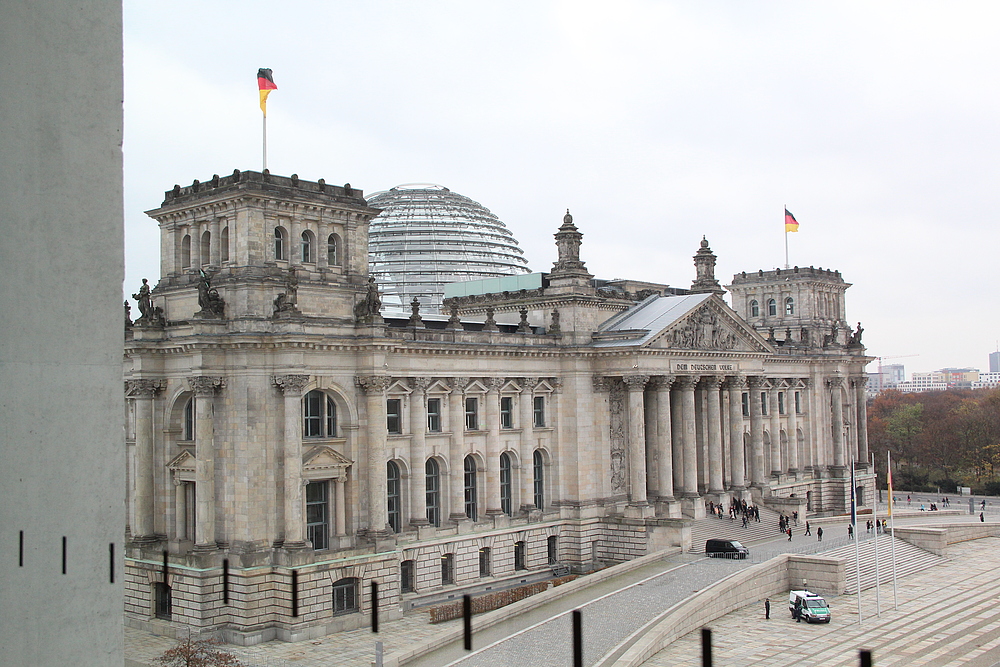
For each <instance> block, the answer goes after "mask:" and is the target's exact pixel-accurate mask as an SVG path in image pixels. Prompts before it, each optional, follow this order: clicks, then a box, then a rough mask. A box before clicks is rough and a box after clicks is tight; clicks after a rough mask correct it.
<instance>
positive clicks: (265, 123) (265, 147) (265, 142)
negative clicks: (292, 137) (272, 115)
mask: <svg viewBox="0 0 1000 667" xmlns="http://www.w3.org/2000/svg"><path fill="white" fill-rule="evenodd" d="M264 169H265V170H266V169H267V114H266V113H265V114H264Z"/></svg>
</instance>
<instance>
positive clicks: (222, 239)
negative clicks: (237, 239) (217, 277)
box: [219, 226, 229, 262]
mask: <svg viewBox="0 0 1000 667" xmlns="http://www.w3.org/2000/svg"><path fill="white" fill-rule="evenodd" d="M219 261H220V262H228V261H229V227H228V226H227V227H223V228H222V232H221V234H219Z"/></svg>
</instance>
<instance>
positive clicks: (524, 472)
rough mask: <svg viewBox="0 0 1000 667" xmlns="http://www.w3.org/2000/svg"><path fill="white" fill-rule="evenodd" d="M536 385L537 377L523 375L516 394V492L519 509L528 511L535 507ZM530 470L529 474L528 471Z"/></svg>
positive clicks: (512, 502)
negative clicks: (519, 436)
mask: <svg viewBox="0 0 1000 667" xmlns="http://www.w3.org/2000/svg"><path fill="white" fill-rule="evenodd" d="M537 386H538V378H537V377H525V378H521V395H520V396H518V399H517V400H518V407H519V408H520V410H519V412H520V415H519V421H520V423H519V424H517V426H518V427H519V428H520V429H521V448H520V450H519V452H518V459H519V462H520V469H519V471H520V473H521V474H520V475H518V476H517V479H518V493H519V496H520V498H519V502H520V509H521V511H523V512H528V511H530V510H532V509H534V508H535V505H534V502H533V499H534V497H535V494H534V489H533V488H532V480H533V478H534V472H533V471H534V469H535V468H534V466H533V465H532V456H533V455H534V452H535V430H534V429H535V422H534V403H533V401H534V392H535V387H537ZM529 471H532V473H531V474H530V475H529V474H528V472H529ZM511 509H512V510H513V509H514V501H513V499H512V500H511Z"/></svg>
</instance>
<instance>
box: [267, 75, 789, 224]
mask: <svg viewBox="0 0 1000 667" xmlns="http://www.w3.org/2000/svg"><path fill="white" fill-rule="evenodd" d="M257 88H258V89H260V110H261V111H263V112H264V115H265V116H266V115H267V96H268V95H270V94H271V91H272V90H277V89H278V87H277V86H276V85H274V79H273V78H272V77H271V70H269V69H264V68H261V69H259V70H257ZM786 213H787V211H786Z"/></svg>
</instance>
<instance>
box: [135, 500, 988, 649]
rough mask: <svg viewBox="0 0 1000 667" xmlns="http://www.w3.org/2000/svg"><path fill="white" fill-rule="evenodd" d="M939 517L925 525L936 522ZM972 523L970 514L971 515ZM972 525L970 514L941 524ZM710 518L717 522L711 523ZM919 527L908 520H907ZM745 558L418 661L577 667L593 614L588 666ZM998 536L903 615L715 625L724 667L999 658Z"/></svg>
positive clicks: (672, 570)
mask: <svg viewBox="0 0 1000 667" xmlns="http://www.w3.org/2000/svg"><path fill="white" fill-rule="evenodd" d="M936 518H938V517H932V516H926V515H925V516H921V517H919V518H917V519H915V520H918V521H919V522H920V523H932V522H933V521H934V519H936ZM970 518H971V517H970ZM940 519H941V520H950V521H956V520H962V517H956V516H948V517H944V516H942V517H940ZM709 521H711V519H709ZM907 523H909V521H908V522H907ZM807 543H808V544H809V545H811V544H813V538H808V537H804V536H801V537H800V536H799V535H796V537H795V540H794V541H793V542H791V543H786V542H784V540H780V539H779V540H777V541H775V542H770V543H767V544H761V545H759V546H758V547H757V548H758V549H777V548H779V547H780V548H787V550H789V551H795V550H797V548H801V547H804V546H806V544H807ZM749 565H751V564H750V563H747V562H740V561H736V562H733V561H728V562H721V561H716V560H709V559H705V558H703V557H701V556H700V555H697V554H678V555H676V556H672V557H669V558H667V559H663V560H660V561H658V562H656V563H655V564H651V565H647V566H645V567H643V568H641V569H639V570H636V571H634V572H632V573H629V574H627V575H622V576H619V577H615V578H614V579H611V580H608V581H606V582H603V583H602V584H600V585H595V586H592V587H589V588H587V589H584V590H581V591H577V592H575V593H573V594H571V595H568V596H565V597H564V598H561V599H557V600H554V601H552V602H550V603H548V604H546V605H544V606H543V607H540V608H538V609H535V610H532V611H530V612H527V613H525V614H521V615H518V616H517V617H514V618H512V619H510V620H509V621H508V622H505V623H503V624H502V625H501V626H498V627H495V628H491V629H489V630H486V631H482V632H477V633H476V635H475V648H476V649H477V651H476V652H475V653H473V654H468V653H465V652H464V651H462V650H461V647H460V646H455V645H451V646H449V647H446V648H445V649H443V650H440V651H438V652H435V653H432V654H429V655H427V656H426V657H424V658H423V659H421V660H419V661H417V662H414V663H410V664H413V665H417V666H418V667H442V666H443V665H449V664H456V665H461V667H492V666H495V667H513V666H514V665H517V666H518V667H520V666H521V665H532V666H534V665H553V666H562V665H569V664H570V663H571V654H570V621H569V611H571V610H572V609H576V608H580V609H582V610H583V614H584V639H585V646H584V652H585V664H587V665H593V664H595V663H596V662H597V661H598V660H599V659H600V658H601V656H603V655H604V654H605V653H606V652H607V651H609V650H611V649H612V648H613V647H614V646H615V645H616V644H617V643H618V642H619V641H620V640H621V639H622V638H623V637H625V636H627V635H628V634H630V633H631V632H632V631H633V630H635V629H636V628H639V627H641V626H642V625H643V624H644V623H646V622H647V621H648V620H650V619H651V618H653V617H654V616H656V615H657V614H658V613H660V612H662V611H663V610H664V609H666V608H668V607H670V606H671V605H672V604H674V603H675V602H677V601H679V600H681V599H683V598H685V597H687V596H689V595H691V594H692V593H693V592H695V591H697V590H700V589H702V588H704V587H705V586H708V585H709V584H711V583H713V582H714V581H717V580H718V579H720V578H722V577H724V576H727V575H728V574H730V573H732V572H733V571H735V570H736V569H739V568H742V567H747V566H749ZM998 568H1000V538H986V539H980V540H974V541H971V542H967V543H963V544H958V545H954V546H953V547H951V548H950V550H949V558H948V559H947V560H946V561H944V563H943V564H941V565H938V566H934V567H931V568H928V569H926V570H924V571H922V572H920V573H918V574H914V575H911V576H908V577H905V578H902V579H900V582H899V591H898V600H899V609H898V610H895V611H894V610H893V609H892V588H891V585H886V584H883V586H882V595H881V607H882V614H881V617H880V618H878V617H876V615H875V591H874V589H870V590H867V591H865V592H864V593H863V595H862V612H863V613H864V615H865V616H864V623H863V625H861V626H859V625H858V623H857V598H856V597H855V596H853V595H842V596H837V597H834V598H830V601H831V604H832V605H833V608H834V621H833V622H832V623H830V624H829V625H828V626H827V625H818V626H809V625H806V624H796V623H794V621H792V620H791V619H790V618H789V615H788V613H787V612H786V611H785V610H784V608H783V607H782V601H781V600H774V599H772V605H773V606H772V618H771V620H769V621H765V620H764V618H763V608H762V607H761V606H760V605H752V606H749V607H745V608H743V609H741V610H738V611H736V612H733V613H732V614H729V615H728V616H725V617H722V618H720V619H718V620H717V621H716V622H714V623H713V624H712V628H713V631H714V635H713V637H714V645H715V650H714V656H715V664H716V665H742V664H757V663H760V664H763V665H766V666H771V665H796V666H801V665H807V664H808V665H813V664H817V665H820V664H821V665H856V664H858V663H857V649H858V648H869V649H872V650H873V651H874V652H875V661H876V662H875V664H877V665H889V664H898V665H904V664H905V665H910V664H913V665H925V664H926V665H945V664H969V665H973V666H974V667H980V666H982V667H988V666H992V665H994V664H995V663H998V662H1000V611H998V612H995V610H994V606H995V604H996V600H997V599H1000V597H998V596H1000V579H998V578H997V577H996V575H995V572H997V571H998ZM460 624H461V621H460V620H456V621H450V622H448V623H442V624H437V625H431V624H430V623H429V622H428V616H427V613H426V612H425V611H424V612H420V611H417V612H411V613H409V614H407V615H406V616H405V617H404V618H403V619H401V620H398V621H391V622H383V624H382V632H380V633H379V634H378V635H373V634H372V632H371V631H370V630H369V629H367V628H362V629H358V630H354V631H350V632H344V633H340V634H336V635H330V636H328V637H324V638H322V639H320V640H316V641H312V642H309V641H306V642H297V643H287V642H281V641H272V642H267V643H265V644H261V645H259V646H255V647H249V648H246V649H241V648H238V647H232V648H233V650H234V651H235V652H236V653H237V654H238V655H239V656H240V657H241V658H243V659H244V660H245V661H246V662H247V663H248V664H249V665H268V666H269V667H292V666H296V667H320V666H324V667H326V666H333V665H337V666H338V667H340V666H345V667H369V666H370V665H371V663H372V660H373V658H374V647H375V641H376V639H378V640H380V641H382V642H383V643H384V647H385V654H386V655H387V656H388V655H391V654H394V653H396V652H398V651H401V650H405V649H411V648H413V647H414V646H416V645H419V644H421V643H423V642H424V641H426V640H427V639H428V638H430V637H431V636H433V635H435V634H437V633H439V632H441V631H442V630H446V629H457V628H459V627H460ZM125 633H126V656H127V658H128V660H129V662H127V663H126V665H127V667H138V666H145V665H148V664H152V660H153V659H154V658H155V657H157V656H159V655H161V654H162V653H163V651H165V650H166V649H167V648H169V647H170V646H172V645H173V641H172V640H171V639H168V638H165V637H157V636H153V635H150V634H148V633H145V632H141V631H138V630H133V629H130V628H126V630H125ZM700 650H701V649H700V635H699V634H698V633H694V634H692V635H690V636H686V637H684V638H682V639H681V640H678V641H677V642H674V643H673V644H672V645H671V646H669V647H668V648H666V649H664V650H663V651H661V652H660V653H658V654H656V655H655V656H654V657H653V658H652V659H651V660H650V661H648V662H647V663H646V665H648V666H657V667H660V666H664V667H665V666H667V665H670V666H673V665H700V664H701V662H700V660H701V658H700Z"/></svg>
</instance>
